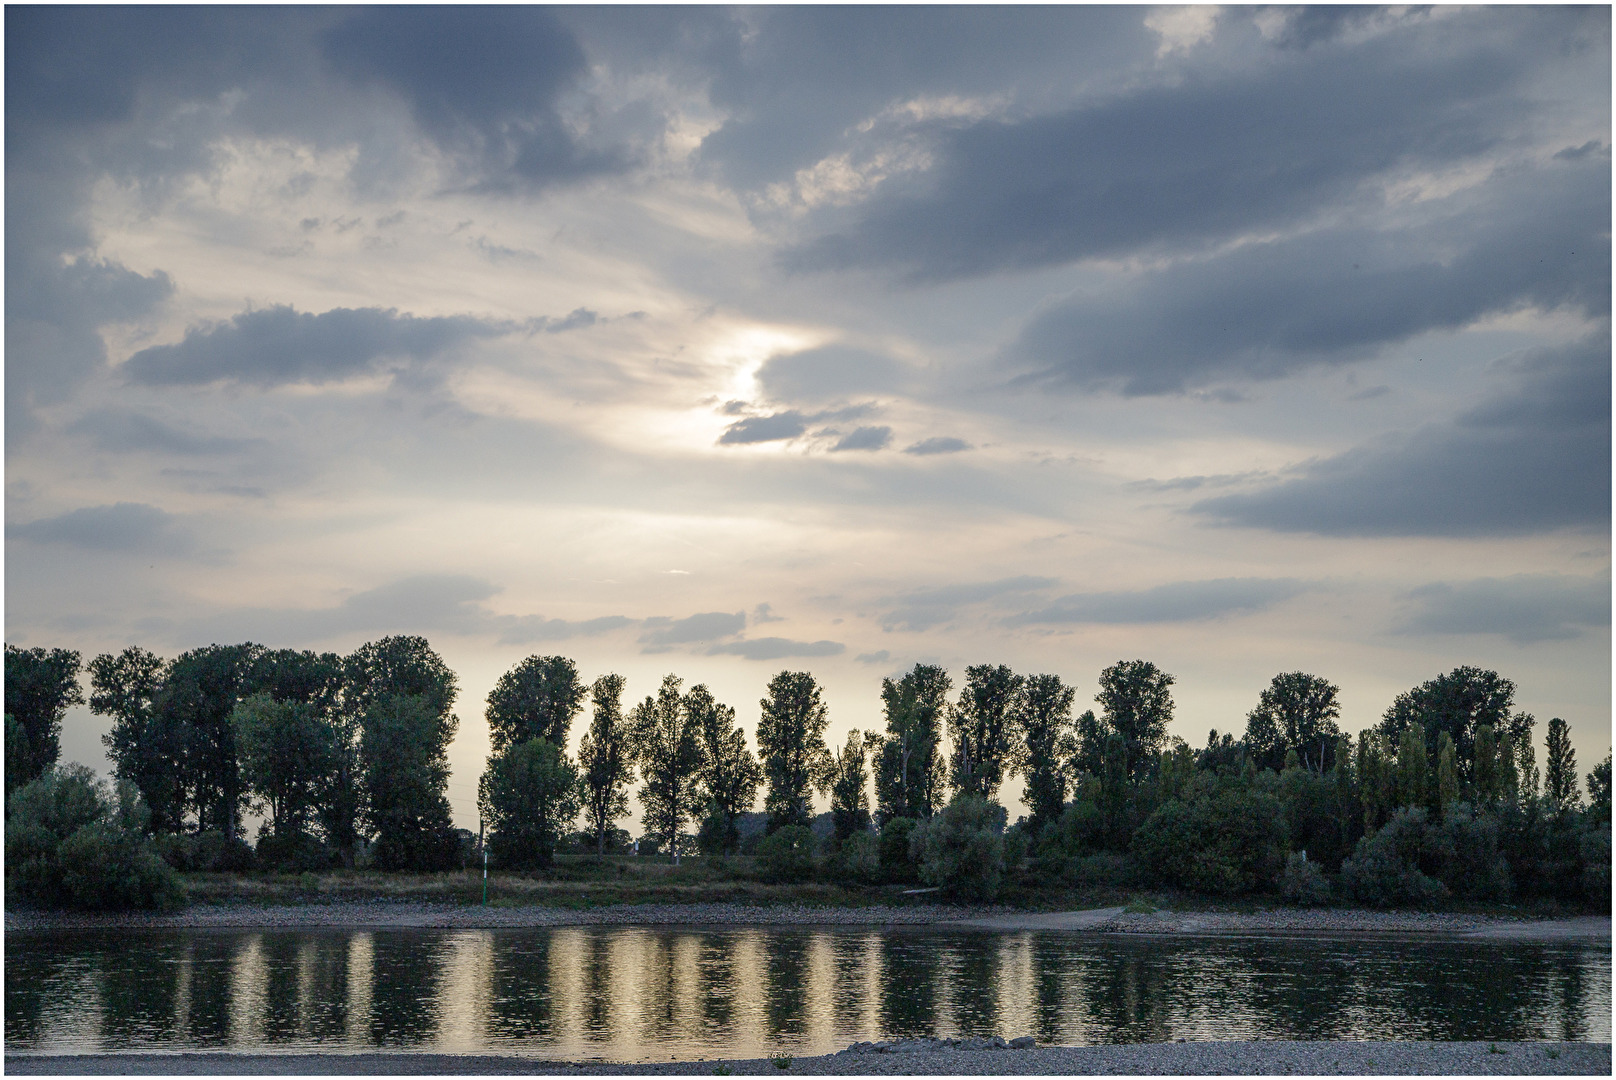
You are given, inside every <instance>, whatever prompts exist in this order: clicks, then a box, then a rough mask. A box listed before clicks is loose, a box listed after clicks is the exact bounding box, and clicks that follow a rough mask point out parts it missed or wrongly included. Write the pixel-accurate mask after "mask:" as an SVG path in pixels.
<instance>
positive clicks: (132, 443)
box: [67, 409, 261, 457]
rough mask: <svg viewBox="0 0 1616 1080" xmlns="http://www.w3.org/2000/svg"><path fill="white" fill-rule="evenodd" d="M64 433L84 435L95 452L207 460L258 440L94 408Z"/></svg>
mask: <svg viewBox="0 0 1616 1080" xmlns="http://www.w3.org/2000/svg"><path fill="white" fill-rule="evenodd" d="M67 430H68V431H69V432H72V433H73V434H75V435H85V436H88V437H89V439H90V441H91V442H92V443H93V444H94V445H95V447H96V449H98V450H104V451H108V452H111V453H141V452H150V453H158V454H175V455H179V456H184V457H207V456H212V455H215V454H233V453H238V452H240V451H242V450H245V449H247V448H249V447H251V446H254V445H257V444H258V443H259V442H260V441H261V440H258V439H238V438H229V437H226V436H223V435H202V434H198V433H195V432H190V431H181V430H180V429H178V428H176V427H172V426H170V425H168V424H165V423H163V422H162V421H161V420H158V419H156V418H154V417H151V416H147V415H146V414H144V413H138V412H135V411H134V410H132V409H95V410H92V411H91V412H88V413H85V414H84V415H83V416H81V417H80V418H79V419H77V420H75V421H74V422H73V423H71V424H69V425H68V426H67Z"/></svg>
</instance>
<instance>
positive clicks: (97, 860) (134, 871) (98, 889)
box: [6, 765, 184, 910]
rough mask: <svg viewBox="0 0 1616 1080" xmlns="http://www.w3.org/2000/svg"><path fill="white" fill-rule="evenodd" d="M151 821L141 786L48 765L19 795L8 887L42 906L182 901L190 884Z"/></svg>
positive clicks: (10, 831) (9, 829) (9, 840)
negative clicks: (111, 783) (167, 858)
mask: <svg viewBox="0 0 1616 1080" xmlns="http://www.w3.org/2000/svg"><path fill="white" fill-rule="evenodd" d="M148 824H149V812H148V811H147V809H146V807H145V804H144V803H143V802H142V801H141V799H140V795H139V792H138V791H136V789H135V787H134V785H132V784H129V783H127V782H124V783H121V784H119V785H118V787H117V788H116V789H115V790H113V789H109V788H108V786H107V785H106V784H105V783H104V782H102V781H99V780H97V779H96V777H95V774H94V773H93V772H91V771H90V770H89V769H87V768H85V767H84V766H82V765H68V766H66V767H63V768H52V769H48V770H46V771H45V772H44V773H42V774H41V775H40V776H39V777H38V779H36V780H34V781H33V782H31V783H29V784H27V785H25V786H24V787H22V788H20V789H18V790H17V792H16V793H15V795H14V797H13V799H12V805H11V814H10V816H9V817H8V818H7V820H6V879H7V880H6V889H7V892H8V893H10V894H12V895H15V896H21V897H23V898H24V899H26V900H28V901H30V902H32V903H35V904H38V905H40V906H42V907H73V908H88V909H93V910H118V909H124V908H168V907H174V906H177V905H178V904H179V903H181V902H182V901H183V898H184V890H183V888H182V886H181V885H180V883H179V879H178V877H176V876H175V874H174V871H173V870H172V869H171V868H170V867H169V866H168V865H167V864H166V863H165V862H163V860H162V859H161V858H160V857H159V856H158V854H157V852H156V851H155V849H154V848H153V847H152V843H151V841H150V840H149V839H148V838H147V836H146V828H147V826H148Z"/></svg>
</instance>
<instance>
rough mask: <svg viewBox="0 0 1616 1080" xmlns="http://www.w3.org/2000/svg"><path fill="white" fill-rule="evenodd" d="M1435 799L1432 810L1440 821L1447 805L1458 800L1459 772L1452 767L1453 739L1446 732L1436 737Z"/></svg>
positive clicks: (1446, 809) (1446, 810)
mask: <svg viewBox="0 0 1616 1080" xmlns="http://www.w3.org/2000/svg"><path fill="white" fill-rule="evenodd" d="M1435 795H1436V798H1435V799H1433V800H1432V808H1433V809H1434V810H1435V812H1436V817H1437V818H1438V819H1439V820H1440V819H1441V818H1443V817H1445V816H1446V815H1447V812H1448V804H1449V803H1451V802H1456V801H1458V798H1459V770H1458V768H1457V767H1456V766H1455V765H1454V753H1453V737H1452V736H1451V735H1449V734H1448V733H1447V732H1446V731H1444V732H1442V733H1441V734H1440V735H1438V736H1437V737H1436V790H1435Z"/></svg>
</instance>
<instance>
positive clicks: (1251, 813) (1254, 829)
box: [1131, 780, 1285, 896]
mask: <svg viewBox="0 0 1616 1080" xmlns="http://www.w3.org/2000/svg"><path fill="white" fill-rule="evenodd" d="M1284 846H1285V825H1284V821H1283V819H1282V817H1281V814H1280V809H1279V801H1278V800H1277V799H1275V798H1274V796H1273V795H1271V794H1269V793H1267V792H1264V791H1260V790H1257V789H1255V788H1253V787H1250V786H1248V785H1246V784H1245V783H1244V782H1242V781H1239V780H1228V781H1220V784H1219V786H1218V787H1216V788H1214V789H1212V790H1209V791H1204V792H1202V793H1200V794H1199V795H1198V796H1197V797H1196V798H1195V799H1194V800H1193V801H1191V802H1188V803H1186V802H1181V801H1180V800H1178V799H1170V800H1169V801H1167V802H1166V803H1164V804H1163V805H1161V806H1160V807H1158V808H1157V809H1156V811H1155V812H1154V813H1152V814H1151V815H1150V817H1149V818H1147V819H1146V820H1145V823H1144V824H1143V825H1141V826H1140V827H1139V829H1138V831H1137V832H1135V833H1134V837H1133V843H1132V845H1131V850H1132V851H1133V853H1134V856H1135V858H1137V859H1138V860H1139V864H1140V867H1141V868H1142V869H1143V870H1144V871H1145V873H1146V874H1148V875H1149V876H1151V877H1153V878H1155V879H1156V880H1158V881H1161V882H1164V883H1166V884H1169V885H1177V886H1180V887H1182V888H1186V889H1193V890H1195V891H1197V892H1204V893H1214V894H1220V895H1225V896H1234V895H1238V894H1240V893H1248V892H1255V891H1258V890H1263V889H1268V888H1271V887H1272V886H1274V885H1275V884H1277V881H1278V878H1279V872H1280V870H1281V869H1282V867H1283V865H1284V854H1283V853H1284V849H1285V848H1284Z"/></svg>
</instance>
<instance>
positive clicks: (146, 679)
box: [90, 645, 187, 833]
mask: <svg viewBox="0 0 1616 1080" xmlns="http://www.w3.org/2000/svg"><path fill="white" fill-rule="evenodd" d="M167 673H168V662H167V661H166V660H164V659H162V658H161V657H159V656H156V655H154V654H152V653H149V652H147V651H146V650H145V649H142V648H140V647H139V646H136V645H131V646H129V647H128V648H127V649H125V650H123V652H121V653H118V654H117V655H116V656H114V655H112V654H111V653H103V654H102V655H100V656H97V657H96V658H95V659H94V660H91V661H90V711H91V712H93V713H95V714H96V715H97V716H109V717H111V718H112V730H111V731H109V732H107V734H105V735H103V736H102V742H104V743H106V746H107V753H108V756H110V757H111V758H112V761H113V765H114V767H115V768H116V771H117V774H118V776H119V778H120V779H124V780H128V781H129V782H130V783H132V784H134V785H135V788H136V789H137V790H138V791H139V792H140V795H141V798H142V799H144V800H145V802H146V805H147V806H148V807H149V808H150V810H151V826H152V829H153V830H154V831H156V832H168V833H176V832H179V831H180V830H181V829H182V828H184V825H185V808H186V801H187V791H186V783H185V750H186V746H185V742H186V739H185V730H184V728H182V727H179V726H177V725H176V723H175V718H174V717H172V716H169V715H167V714H164V713H161V712H159V711H158V709H157V698H158V696H159V694H161V692H162V689H163V680H164V678H165V677H166V675H167Z"/></svg>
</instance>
